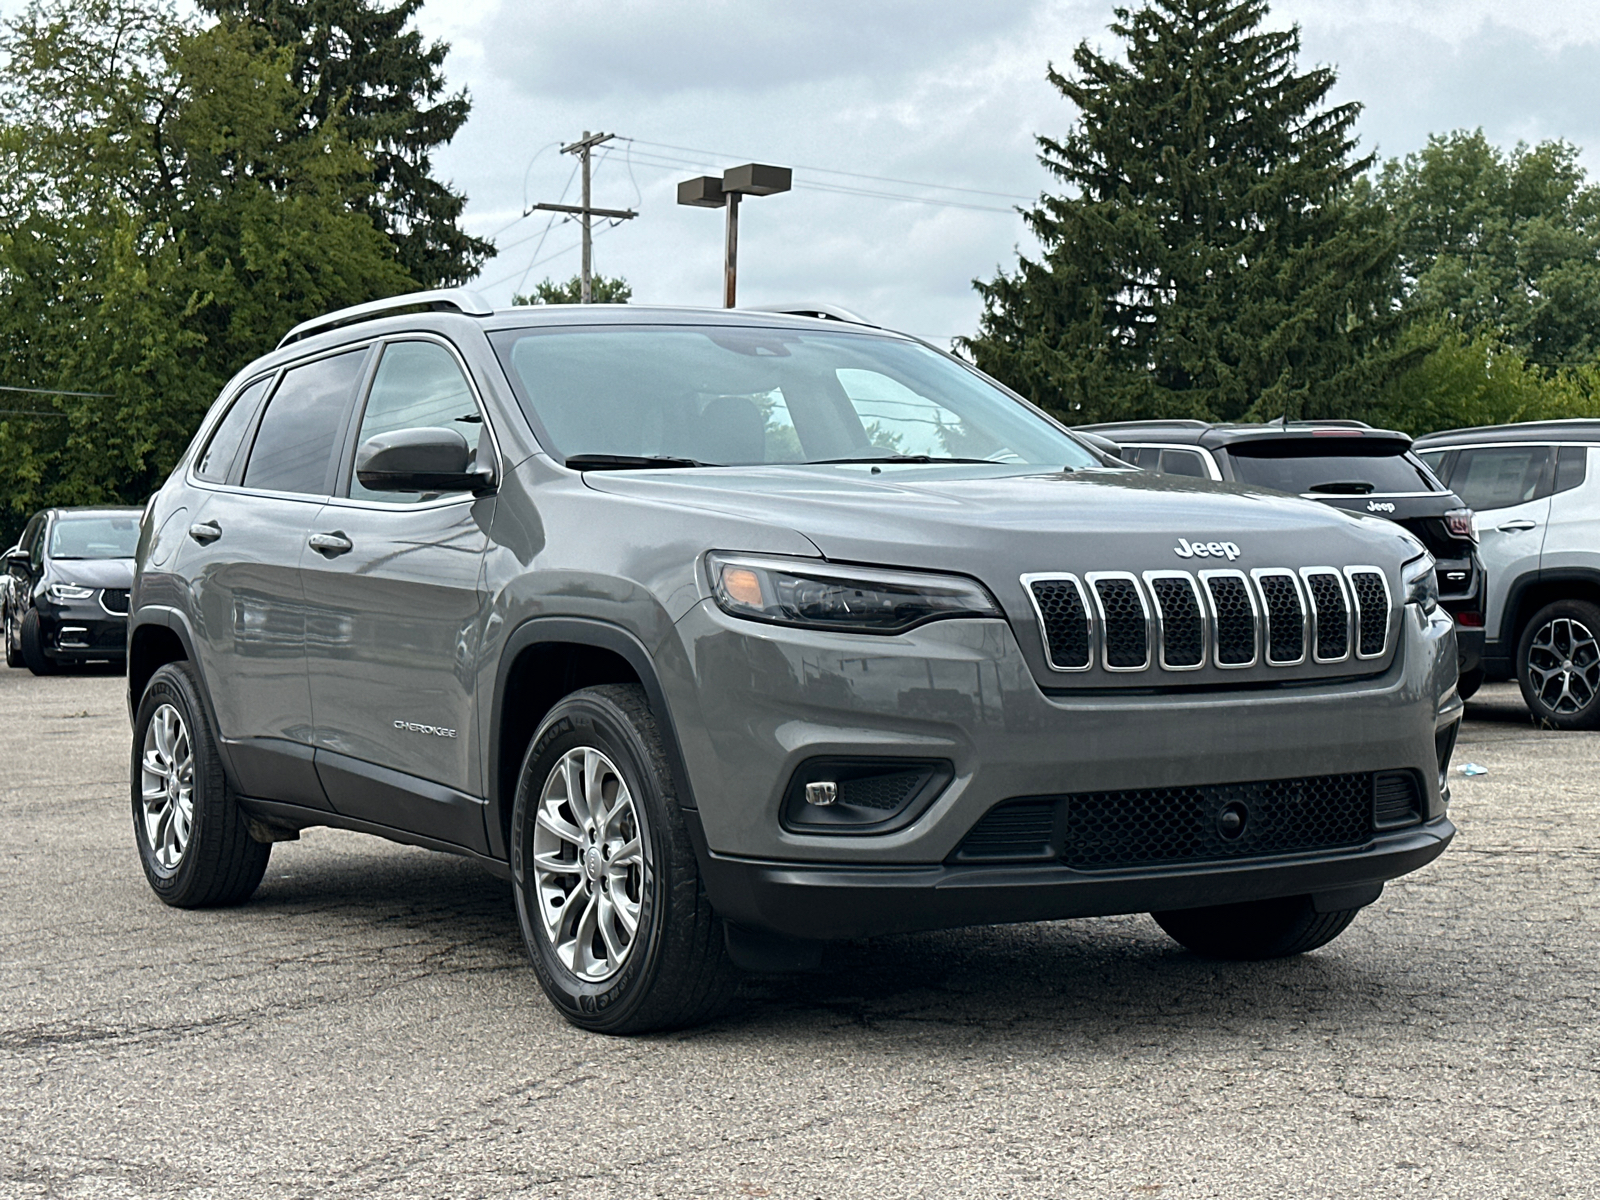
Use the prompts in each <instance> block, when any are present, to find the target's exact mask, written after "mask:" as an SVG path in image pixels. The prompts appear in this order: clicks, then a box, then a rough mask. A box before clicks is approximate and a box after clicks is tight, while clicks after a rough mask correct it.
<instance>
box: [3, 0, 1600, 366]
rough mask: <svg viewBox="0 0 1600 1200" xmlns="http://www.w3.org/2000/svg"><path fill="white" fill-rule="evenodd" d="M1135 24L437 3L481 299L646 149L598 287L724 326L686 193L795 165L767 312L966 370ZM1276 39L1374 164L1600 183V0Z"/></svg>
mask: <svg viewBox="0 0 1600 1200" xmlns="http://www.w3.org/2000/svg"><path fill="white" fill-rule="evenodd" d="M23 2H24V0H0V11H6V12H15V11H16V10H18V9H19V8H20V7H21V6H22V3H23ZM1114 2H1115V0H980V2H978V3H974V2H973V0H849V2H845V0H804V2H801V0H762V2H759V3H751V2H750V0H428V2H427V4H426V5H425V6H424V8H423V10H422V24H423V27H424V30H425V32H426V33H427V34H428V35H429V36H431V37H437V38H442V39H444V40H446V41H448V42H449V43H450V44H451V45H452V47H453V50H452V53H451V55H450V58H449V61H448V64H447V73H448V77H449V80H450V83H451V84H452V85H453V86H457V87H459V86H465V87H467V88H468V89H469V90H470V92H471V94H472V99H473V105H474V107H473V113H472V117H471V119H470V121H469V122H468V124H467V125H466V127H465V128H464V129H463V130H462V132H461V133H460V134H459V135H458V136H457V138H456V141H455V142H454V144H453V145H451V146H449V147H447V148H445V149H444V150H443V151H442V152H441V153H440V154H439V155H438V156H437V159H436V164H435V165H436V170H437V171H438V172H439V173H440V174H441V175H444V176H447V177H449V178H451V179H452V180H453V181H454V182H455V185H456V186H457V187H458V188H460V189H462V190H463V191H465V192H466V194H467V196H468V197H469V204H468V207H467V212H466V220H467V224H468V226H469V227H470V228H471V229H472V231H473V232H475V233H479V234H484V235H492V236H493V239H494V240H495V241H496V243H497V244H498V245H499V246H500V248H501V253H500V255H499V257H498V258H496V259H493V260H492V261H491V262H490V263H489V265H488V266H487V268H486V269H485V271H484V273H483V276H482V278H481V280H480V281H479V285H478V286H480V287H481V289H482V290H483V291H484V293H485V294H486V295H487V296H488V297H489V298H490V299H491V300H493V301H494V302H495V303H497V304H504V303H508V302H509V301H510V299H511V296H512V294H513V293H514V291H515V290H516V289H517V288H518V287H519V286H521V287H522V288H523V290H528V289H529V288H531V285H532V284H533V283H535V282H537V281H538V280H540V279H542V278H544V277H545V276H547V275H548V276H552V277H554V278H557V279H565V278H570V277H571V276H572V275H574V274H575V273H576V272H577V269H578V252H577V245H578V232H577V227H576V226H575V225H573V224H570V223H561V222H558V223H555V224H553V225H552V224H550V222H549V218H548V217H547V216H534V217H528V218H522V215H521V214H522V212H523V209H524V207H525V205H526V204H529V203H532V202H534V201H539V200H545V201H559V200H561V199H563V198H564V199H565V200H566V201H567V202H568V203H573V202H575V201H576V199H577V185H576V182H575V181H574V180H573V179H572V173H573V166H574V163H573V160H572V159H571V158H570V157H563V156H562V155H560V154H559V153H558V152H557V146H558V145H559V144H561V143H563V142H568V141H572V140H575V139H576V138H577V137H578V136H579V135H580V134H581V133H582V132H583V131H584V130H596V131H606V132H614V133H616V134H619V135H624V136H626V137H629V138H632V139H635V140H634V141H631V142H628V141H623V140H621V139H620V138H619V140H618V141H617V142H615V143H613V146H612V148H611V149H609V150H608V152H607V153H606V154H605V155H604V156H603V157H602V158H601V161H600V164H599V167H598V172H597V175H596V179H595V195H594V202H595V203H596V204H599V205H602V206H610V207H617V208H628V207H632V208H635V209H637V210H639V213H640V216H639V217H638V218H637V219H635V220H633V221H630V222H627V223H626V224H624V225H622V226H619V227H617V228H604V229H603V232H601V233H600V234H599V236H598V237H597V240H596V242H595V265H596V269H597V270H599V271H601V272H603V273H605V274H608V275H623V276H626V277H627V279H628V280H629V282H630V283H632V284H633V288H634V296H635V299H636V300H637V301H640V302H646V303H683V304H718V303H720V302H721V286H722V284H721V255H722V223H721V222H722V214H721V213H720V212H718V211H715V210H707V209H693V208H680V207H678V206H677V204H676V203H675V196H674V187H675V184H676V183H677V181H678V180H680V179H684V178H688V177H690V176H693V175H699V174H713V173H720V172H721V170H722V169H723V168H725V167H729V166H734V165H736V164H738V163H741V162H748V161H751V160H756V161H764V162H771V163H778V164H781V165H788V166H793V167H794V168H795V190H794V191H793V192H790V193H788V194H785V195H779V196H773V197H768V198H762V199H753V200H750V201H747V202H746V204H745V206H744V208H743V210H742V222H741V241H740V266H741V270H740V283H741V286H740V292H739V296H740V300H741V301H742V302H745V303H750V304H760V303H768V302H776V301H787V300H811V301H831V302H833V303H836V304H842V305H845V306H846V307H849V308H854V309H857V310H859V311H861V312H863V313H865V314H867V315H869V316H871V317H873V318H875V319H877V320H879V321H881V322H883V323H885V324H888V325H891V326H894V327H897V328H901V329H905V330H907V331H909V332H912V333H916V334H919V335H921V336H924V337H927V338H929V339H931V340H936V341H939V342H940V343H943V342H944V341H946V340H947V339H948V338H950V337H952V336H954V335H957V334H964V333H970V332H972V331H973V330H974V328H975V326H976V322H977V316H978V311H979V304H978V300H977V296H976V294H975V293H974V292H973V291H972V287H971V280H972V279H973V277H974V276H981V277H985V278H987V277H989V276H992V275H993V273H994V272H995V270H996V269H997V268H998V267H1002V266H1004V267H1007V268H1009V267H1010V266H1011V265H1012V264H1013V263H1014V262H1015V258H1016V250H1017V248H1018V246H1019V245H1021V246H1022V247H1023V249H1025V250H1028V249H1031V248H1030V247H1029V245H1028V243H1027V241H1026V235H1025V233H1024V231H1023V228H1022V222H1021V219H1020V218H1019V217H1018V216H1017V214H1016V213H1015V212H1014V211H1013V210H1012V207H1011V206H1013V205H1015V204H1017V203H1026V202H1027V201H1028V200H1030V199H1032V198H1033V197H1035V196H1036V195H1037V194H1038V192H1039V191H1040V189H1041V188H1043V187H1045V186H1046V183H1047V180H1046V176H1045V172H1044V171H1043V169H1042V168H1041V167H1040V166H1039V165H1038V162H1037V159H1036V157H1035V149H1034V145H1033V141H1032V139H1033V135H1034V134H1035V133H1040V132H1044V133H1050V134H1056V135H1059V134H1061V133H1063V132H1064V131H1065V130H1066V128H1067V126H1068V125H1069V123H1070V122H1071V120H1072V117H1073V110H1072V108H1071V106H1070V105H1069V104H1068V103H1067V102H1066V101H1065V100H1064V99H1062V98H1061V97H1060V96H1059V95H1058V94H1057V93H1056V92H1055V91H1054V89H1052V88H1051V87H1050V86H1049V85H1048V84H1047V83H1046V82H1045V79H1044V73H1045V69H1046V65H1047V63H1049V62H1051V61H1054V62H1055V63H1056V64H1058V65H1059V66H1061V67H1063V68H1066V67H1069V66H1070V60H1071V55H1072V51H1073V49H1074V48H1075V47H1076V46H1077V45H1078V43H1079V42H1080V41H1082V40H1084V39H1088V40H1089V41H1090V42H1091V43H1096V44H1098V45H1100V46H1101V47H1102V48H1104V49H1106V50H1111V49H1113V48H1114V47H1113V45H1112V43H1111V39H1110V38H1109V36H1108V34H1107V32H1106V25H1107V24H1108V23H1109V22H1110V20H1111V9H1112V7H1113V3H1114ZM1271 21H1272V23H1273V24H1274V25H1278V26H1283V27H1287V26H1288V25H1290V24H1293V23H1296V22H1298V23H1299V24H1300V26H1301V29H1302V36H1303V49H1302V57H1301V66H1302V68H1303V67H1306V66H1310V65H1312V64H1317V63H1323V64H1330V65H1332V66H1334V67H1335V68H1336V69H1337V70H1338V73H1339V85H1338V89H1337V91H1336V92H1335V100H1336V101H1344V100H1357V101H1360V102H1361V103H1363V104H1364V105H1365V106H1366V109H1365V112H1364V114H1363V116H1362V119H1361V123H1360V126H1359V128H1360V132H1361V138H1362V144H1363V149H1364V150H1368V151H1372V150H1376V151H1377V152H1378V153H1379V154H1380V155H1382V156H1384V157H1390V156H1396V155H1403V154H1406V153H1408V152H1410V151H1413V150H1416V149H1417V148H1418V147H1420V146H1421V145H1422V144H1423V143H1424V141H1425V139H1426V137H1427V135H1428V134H1429V133H1430V132H1441V131H1445V130H1449V129H1454V128H1463V127H1465V128H1472V127H1476V126H1480V125H1481V126H1482V127H1483V128H1484V129H1485V130H1486V131H1487V133H1488V135H1489V136H1490V137H1491V138H1492V139H1494V140H1496V141H1498V142H1501V143H1503V144H1506V145H1510V144H1512V143H1514V142H1515V141H1516V140H1517V139H1519V138H1521V139H1525V140H1529V141H1537V140H1539V139H1543V138H1555V137H1561V138H1566V139H1568V140H1569V141H1572V142H1575V143H1577V144H1578V145H1580V146H1582V147H1583V148H1584V151H1585V154H1584V161H1585V163H1586V164H1587V165H1588V166H1589V168H1590V170H1591V172H1594V171H1596V169H1597V168H1600V3H1596V2H1595V0H1537V2H1530V0H1520V2H1517V3H1513V2H1512V0H1321V2H1320V3H1316V2H1312V0H1283V2H1280V3H1278V4H1276V5H1274V7H1273V11H1272V15H1271ZM685 147H687V148H688V149H684V148H685ZM851 173H853V174H851ZM860 176H883V177H889V178H891V179H895V180H901V181H911V182H896V183H890V182H883V181H881V180H874V179H865V178H860ZM919 185H938V186H932V187H930V186H919ZM960 189H967V190H960ZM859 193H879V194H877V195H863V194H859ZM991 193H999V194H991ZM895 196H902V197H903V196H910V197H918V198H919V199H920V200H921V201H935V200H937V201H940V202H941V203H937V204H936V203H925V202H917V201H914V200H907V199H896V198H893V197H895Z"/></svg>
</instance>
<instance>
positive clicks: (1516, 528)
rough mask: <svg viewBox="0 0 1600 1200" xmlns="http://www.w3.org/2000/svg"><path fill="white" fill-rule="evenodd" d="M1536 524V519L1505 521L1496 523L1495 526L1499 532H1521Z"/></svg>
mask: <svg viewBox="0 0 1600 1200" xmlns="http://www.w3.org/2000/svg"><path fill="white" fill-rule="evenodd" d="M1537 525H1538V522H1537V521H1527V520H1523V521H1507V522H1506V523H1505V524H1504V525H1498V526H1496V528H1497V529H1499V530H1500V532H1501V533H1521V532H1523V531H1524V530H1527V529H1533V528H1535V527H1536V526H1537Z"/></svg>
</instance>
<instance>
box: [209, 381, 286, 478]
mask: <svg viewBox="0 0 1600 1200" xmlns="http://www.w3.org/2000/svg"><path fill="white" fill-rule="evenodd" d="M271 382H272V380H271V379H270V378H267V379H258V380H256V382H254V383H252V384H251V385H250V386H249V387H247V388H245V390H244V391H242V392H240V393H239V398H238V399H237V400H235V401H234V402H233V404H232V405H231V406H229V408H228V412H227V415H226V416H224V417H223V418H222V420H220V421H218V422H217V430H216V432H215V433H213V434H212V435H211V440H210V441H209V442H207V443H206V448H205V450H204V451H202V452H201V455H200V459H199V461H198V462H197V463H196V464H195V468H194V473H195V474H196V475H197V476H198V477H199V478H201V479H204V480H206V481H207V482H208V483H224V482H226V481H227V478H228V468H229V467H231V466H232V465H233V460H234V458H235V457H237V455H238V453H239V444H240V443H241V442H243V441H244V435H245V434H246V433H247V432H248V431H249V429H250V420H251V418H252V417H254V416H255V415H256V405H257V404H259V403H260V401H261V394H262V393H263V392H265V391H266V390H267V384H269V383H271Z"/></svg>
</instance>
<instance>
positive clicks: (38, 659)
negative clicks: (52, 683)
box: [17, 608, 61, 675]
mask: <svg viewBox="0 0 1600 1200" xmlns="http://www.w3.org/2000/svg"><path fill="white" fill-rule="evenodd" d="M21 624H22V628H21V629H20V630H19V631H18V639H17V640H18V641H19V642H20V643H21V650H22V661H23V662H25V663H26V664H27V665H28V670H30V671H32V672H33V673H34V674H35V675H54V674H55V673H56V672H58V671H59V670H61V667H60V666H59V665H58V664H57V663H56V660H55V659H54V658H52V657H51V656H50V655H49V654H48V653H47V652H46V651H45V648H44V631H43V630H41V629H40V628H39V610H38V609H37V608H30V609H29V610H28V611H27V612H25V613H23V614H22V622H21Z"/></svg>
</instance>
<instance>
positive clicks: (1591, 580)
mask: <svg viewBox="0 0 1600 1200" xmlns="http://www.w3.org/2000/svg"><path fill="white" fill-rule="evenodd" d="M1563 583H1578V584H1586V585H1587V586H1589V587H1590V588H1593V589H1594V590H1595V591H1596V592H1600V571H1597V570H1594V569H1593V568H1590V567H1556V568H1555V569H1553V570H1548V571H1546V570H1539V571H1528V572H1526V573H1525V574H1523V575H1521V576H1519V577H1518V578H1517V579H1516V580H1514V581H1513V582H1512V584H1511V587H1510V589H1509V590H1508V591H1507V592H1506V607H1505V611H1504V612H1503V613H1502V614H1501V615H1500V649H1501V650H1502V651H1503V652H1504V653H1505V656H1506V658H1507V659H1508V660H1509V659H1514V658H1516V655H1517V641H1518V636H1519V634H1520V633H1521V630H1520V629H1519V628H1518V626H1517V616H1518V612H1519V610H1520V609H1521V608H1522V600H1523V597H1524V596H1526V595H1527V594H1528V590H1529V589H1530V588H1535V587H1538V588H1543V587H1547V586H1550V585H1559V584H1563ZM1528 615H1529V616H1530V617H1531V616H1532V615H1533V614H1532V613H1529V614H1528Z"/></svg>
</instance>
